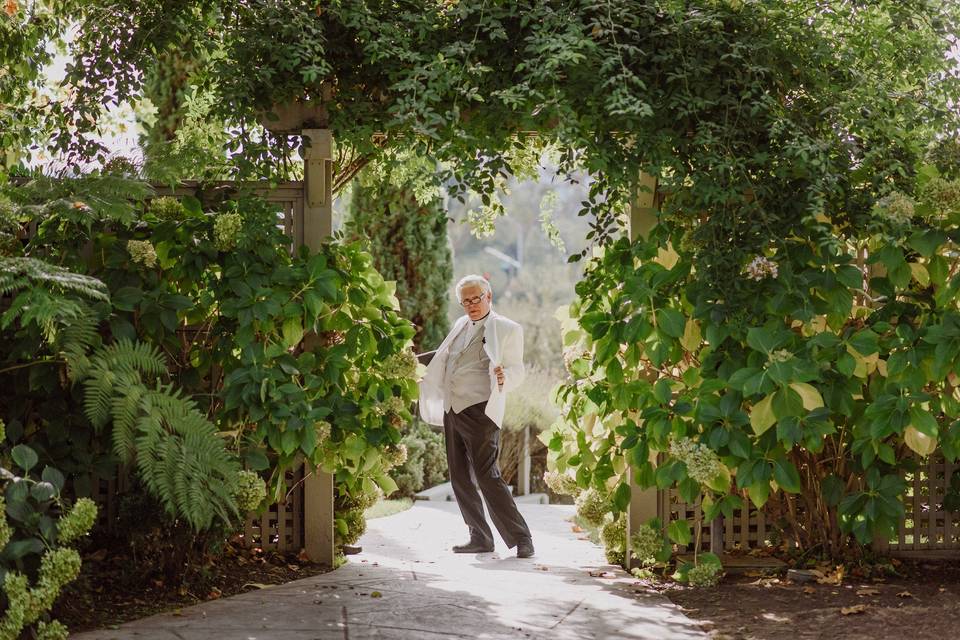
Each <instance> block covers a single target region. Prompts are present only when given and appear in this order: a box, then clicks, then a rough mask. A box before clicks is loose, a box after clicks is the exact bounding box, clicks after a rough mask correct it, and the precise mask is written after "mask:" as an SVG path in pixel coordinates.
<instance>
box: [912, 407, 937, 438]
mask: <svg viewBox="0 0 960 640" xmlns="http://www.w3.org/2000/svg"><path fill="white" fill-rule="evenodd" d="M910 424H911V425H913V427H914V428H915V429H916V430H917V431H919V432H920V433H922V434H924V435H926V436H930V437H931V438H936V437H937V433H938V432H939V428H938V426H937V419H936V418H934V417H933V416H932V415H931V414H930V412H929V411H927V410H926V409H924V408H923V407H921V406H919V405H916V404H915V405H913V406H911V407H910Z"/></svg>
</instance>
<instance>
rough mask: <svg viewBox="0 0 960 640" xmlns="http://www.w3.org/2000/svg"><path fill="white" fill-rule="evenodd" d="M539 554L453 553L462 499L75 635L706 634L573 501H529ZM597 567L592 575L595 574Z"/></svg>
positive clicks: (608, 638) (572, 638)
mask: <svg viewBox="0 0 960 640" xmlns="http://www.w3.org/2000/svg"><path fill="white" fill-rule="evenodd" d="M520 509H521V511H522V513H523V514H524V517H525V518H526V519H527V523H528V524H529V525H530V529H531V530H532V532H533V536H534V537H533V540H534V544H535V546H536V549H537V555H536V556H535V557H534V558H531V559H528V560H520V559H518V558H516V557H514V555H513V553H512V552H511V551H508V550H507V549H506V548H505V547H503V546H502V542H499V541H498V546H497V549H496V551H494V552H493V553H484V554H477V555H457V554H453V553H451V552H450V550H449V549H450V547H451V546H452V545H453V544H457V543H459V542H463V541H464V540H465V539H466V529H465V527H464V525H463V521H462V520H461V519H460V514H459V512H458V511H457V506H456V504H455V503H445V502H431V503H422V502H421V503H417V504H416V505H415V506H414V507H413V508H412V509H409V510H408V511H405V512H403V513H399V514H397V515H394V516H390V517H387V518H379V519H376V520H371V521H370V523H369V528H368V532H367V534H366V535H365V536H364V537H363V539H362V540H361V541H360V542H361V544H362V545H363V553H362V554H360V555H357V556H352V557H351V558H350V562H348V563H347V564H346V565H344V566H342V567H340V568H339V569H337V570H336V571H332V572H330V573H327V574H324V575H321V576H315V577H313V578H305V579H303V580H298V581H296V582H291V583H288V584H286V585H282V586H278V587H272V588H269V589H263V590H258V591H254V592H250V593H245V594H242V595H238V596H234V597H232V598H225V599H223V600H215V601H211V602H208V603H204V604H201V605H197V606H195V607H190V608H188V609H184V610H183V611H182V613H181V614H180V615H173V614H161V615H156V616H153V617H150V618H146V619H143V620H139V621H136V622H132V623H129V624H125V625H123V626H121V627H120V628H119V629H116V630H111V631H95V632H89V633H82V634H78V635H73V636H71V638H75V639H76V640H94V639H95V638H96V639H101V640H119V639H121V638H122V639H124V640H128V639H136V640H178V639H179V640H214V639H216V640H220V639H223V640H328V639H329V640H334V639H337V640H361V639H397V640H429V639H431V638H480V639H483V640H487V639H489V640H501V639H507V638H510V639H527V638H537V639H542V640H586V639H596V640H613V639H630V640H633V639H639V638H650V639H657V640H673V639H678V640H681V639H682V640H686V639H692V638H705V637H706V636H705V634H704V633H703V632H702V631H701V630H700V628H699V627H698V626H697V625H696V624H695V623H693V622H692V621H691V620H689V619H688V618H686V617H685V616H684V615H683V614H682V613H681V612H680V611H679V609H678V608H677V607H676V606H675V605H673V604H671V603H670V602H669V601H668V600H667V599H666V598H664V597H663V596H660V595H657V594H653V593H648V592H645V591H642V590H638V589H637V588H635V587H633V583H634V581H633V580H632V579H630V577H629V576H627V575H626V574H625V573H624V572H623V571H621V570H620V569H618V568H615V567H611V566H610V565H607V564H606V562H605V561H604V558H603V552H602V550H601V549H599V548H598V547H597V546H595V545H593V544H591V543H590V542H588V541H584V540H579V539H578V538H577V536H578V534H576V533H573V532H572V531H571V526H570V523H569V522H568V521H567V518H569V516H570V515H571V514H572V507H566V506H555V505H554V506H551V505H535V504H529V505H521V506H520ZM591 573H593V574H594V575H591Z"/></svg>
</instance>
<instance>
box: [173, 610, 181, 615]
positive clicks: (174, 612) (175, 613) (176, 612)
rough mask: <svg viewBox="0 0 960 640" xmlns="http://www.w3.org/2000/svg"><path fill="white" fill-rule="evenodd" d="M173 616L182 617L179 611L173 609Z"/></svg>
mask: <svg viewBox="0 0 960 640" xmlns="http://www.w3.org/2000/svg"><path fill="white" fill-rule="evenodd" d="M173 615H175V616H182V615H183V611H182V610H181V609H174V610H173Z"/></svg>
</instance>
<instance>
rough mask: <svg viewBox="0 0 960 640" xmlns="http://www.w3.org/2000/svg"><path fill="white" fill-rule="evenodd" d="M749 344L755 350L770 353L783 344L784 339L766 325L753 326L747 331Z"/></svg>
mask: <svg viewBox="0 0 960 640" xmlns="http://www.w3.org/2000/svg"><path fill="white" fill-rule="evenodd" d="M747 344H748V345H750V348H751V349H753V350H754V351H759V352H760V353H765V354H769V353H770V352H771V351H773V350H774V349H776V348H777V347H779V346H780V345H781V344H783V339H782V337H781V336H778V335H777V334H776V333H775V332H774V331H772V330H771V329H768V328H766V327H753V328H752V329H750V330H749V331H747Z"/></svg>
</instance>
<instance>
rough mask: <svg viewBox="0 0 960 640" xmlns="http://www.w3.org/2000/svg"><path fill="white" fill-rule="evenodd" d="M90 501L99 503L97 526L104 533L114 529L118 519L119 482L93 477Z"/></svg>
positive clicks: (112, 479)
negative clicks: (113, 525)
mask: <svg viewBox="0 0 960 640" xmlns="http://www.w3.org/2000/svg"><path fill="white" fill-rule="evenodd" d="M90 493H91V495H90V499H91V500H93V501H94V502H96V503H97V523H96V526H97V527H98V528H100V529H103V530H104V531H108V530H110V529H111V528H112V524H113V523H114V522H116V518H117V480H116V478H101V477H99V476H96V475H93V476H92V477H91V478H90Z"/></svg>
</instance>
